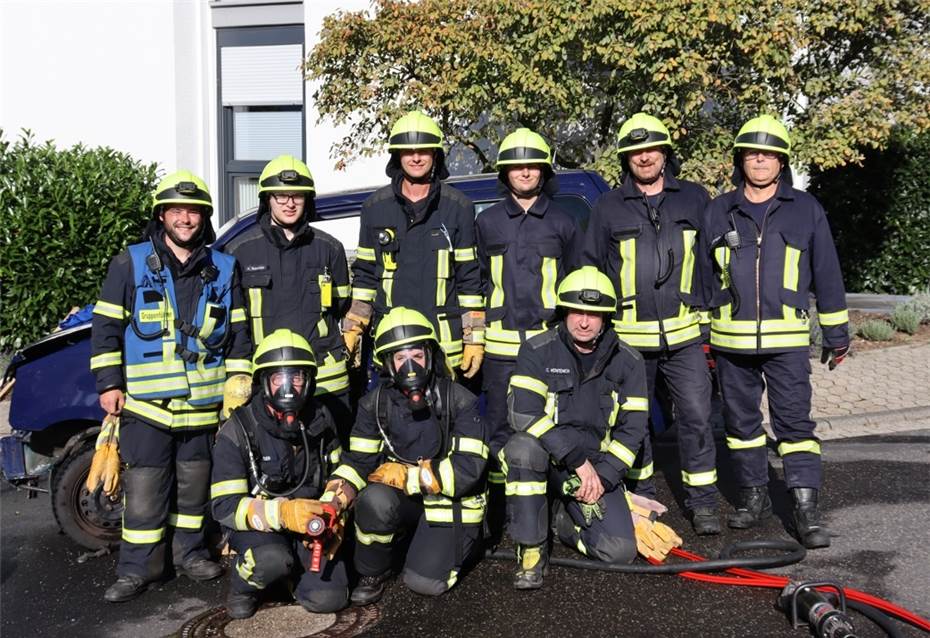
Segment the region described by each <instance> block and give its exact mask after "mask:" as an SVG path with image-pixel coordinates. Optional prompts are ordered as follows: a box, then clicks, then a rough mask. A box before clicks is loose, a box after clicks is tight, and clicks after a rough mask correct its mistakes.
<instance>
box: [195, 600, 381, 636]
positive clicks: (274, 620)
mask: <svg viewBox="0 0 930 638" xmlns="http://www.w3.org/2000/svg"><path fill="white" fill-rule="evenodd" d="M380 617H381V614H380V613H379V612H378V607H377V606H376V605H367V606H365V607H349V608H348V609H344V610H342V611H340V612H337V613H335V614H313V613H310V612H308V611H307V610H305V609H304V608H303V607H301V606H300V605H297V604H294V603H270V604H267V605H262V607H261V609H259V610H258V611H257V612H256V613H255V615H254V616H252V617H251V618H246V619H245V620H233V619H232V618H230V617H229V616H227V615H226V608H225V607H217V608H215V609H211V610H210V611H208V612H205V613H203V614H200V615H199V616H197V617H196V618H194V619H193V620H189V621H187V622H186V623H185V624H184V626H183V627H181V630H180V632H178V634H177V635H178V636H179V637H180V638H251V637H252V636H259V635H260V636H262V637H263V638H310V637H311V636H312V637H313V638H343V637H345V638H348V637H349V636H357V635H359V634H360V633H362V632H363V631H365V629H367V628H369V627H371V626H372V625H374V624H375V623H377V622H378V620H379V619H380Z"/></svg>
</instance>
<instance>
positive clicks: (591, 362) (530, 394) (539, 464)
mask: <svg viewBox="0 0 930 638" xmlns="http://www.w3.org/2000/svg"><path fill="white" fill-rule="evenodd" d="M613 295H614V289H613V284H611V282H610V279H608V278H607V276H606V275H604V274H603V273H601V272H599V271H598V270H597V269H596V268H594V267H593V266H585V267H584V268H581V269H579V270H576V271H574V272H572V273H571V274H569V275H568V276H567V277H566V278H565V279H563V280H562V283H561V284H560V286H559V289H558V307H559V308H560V309H561V310H562V312H563V313H564V318H563V320H562V321H561V322H560V323H559V324H558V325H557V326H556V327H555V328H552V329H551V330H548V331H546V332H544V333H543V334H540V335H537V336H535V337H532V338H531V339H529V340H528V341H527V342H526V343H525V344H523V346H522V347H521V348H520V353H519V355H518V357H517V367H516V370H515V371H514V373H513V375H512V376H511V377H510V389H509V395H510V396H509V397H508V403H509V406H510V424H511V426H512V427H513V428H514V430H516V433H515V434H514V435H513V436H512V437H511V438H510V440H509V441H508V442H507V445H506V446H505V447H504V452H503V461H504V463H503V465H504V471H505V473H506V492H507V509H508V513H509V517H508V518H509V527H508V531H509V533H510V536H511V537H512V538H513V540H514V542H515V543H516V545H517V559H518V561H519V565H518V567H517V573H516V577H515V579H514V586H515V587H516V588H518V589H537V588H539V587H541V586H542V582H543V575H544V573H545V571H546V566H547V564H548V551H547V548H546V540H547V536H548V530H549V524H548V521H549V517H548V502H547V494H551V495H552V496H554V497H555V502H556V503H557V507H558V510H557V512H556V513H555V516H554V518H555V522H554V527H556V529H557V533H558V536H559V538H560V540H562V542H564V543H566V544H567V545H569V546H571V547H575V548H577V549H579V550H580V551H581V552H582V553H584V554H585V555H587V556H589V557H592V558H596V559H599V560H603V561H606V562H610V563H626V562H629V561H631V560H633V558H634V557H635V556H636V541H635V539H634V530H633V523H632V520H631V516H630V509H629V507H628V503H627V499H626V498H625V493H624V488H623V485H622V479H623V476H624V475H625V474H626V473H627V472H628V471H629V469H630V467H631V466H632V465H633V460H634V458H635V455H636V450H637V449H639V446H640V444H641V443H642V439H643V437H644V436H645V434H646V419H647V409H648V402H647V399H646V372H645V369H644V366H643V358H642V355H640V354H639V353H638V352H636V350H634V349H633V348H631V347H629V346H627V345H626V344H625V343H623V342H622V341H620V340H619V339H618V338H617V335H616V334H615V333H614V331H613V330H611V329H610V326H609V325H608V321H609V317H610V316H611V315H613V313H614V311H615V310H616V299H615V298H614V296H613ZM570 481H573V482H574V484H572V483H569V482H570ZM595 509H596V512H595V511H594V510H595Z"/></svg>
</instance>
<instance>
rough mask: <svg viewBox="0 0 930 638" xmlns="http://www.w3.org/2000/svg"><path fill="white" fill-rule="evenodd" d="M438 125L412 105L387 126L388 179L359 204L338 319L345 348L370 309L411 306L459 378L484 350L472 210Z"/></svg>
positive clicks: (353, 343)
mask: <svg viewBox="0 0 930 638" xmlns="http://www.w3.org/2000/svg"><path fill="white" fill-rule="evenodd" d="M442 139H443V136H442V132H441V131H440V130H439V127H438V126H436V123H435V122H433V120H431V119H430V118H429V117H427V116H426V115H425V114H423V113H420V112H419V111H412V112H410V113H408V114H407V115H405V116H403V117H402V118H400V119H399V120H398V121H397V123H396V124H394V127H393V128H392V129H391V137H390V143H389V145H388V150H390V152H391V159H390V161H389V162H388V165H387V174H388V176H389V177H390V178H391V184H390V185H389V186H385V187H384V188H381V189H379V190H377V191H375V193H374V194H373V195H371V196H370V197H369V198H368V199H366V200H365V203H364V204H362V214H361V227H360V228H359V238H358V252H357V253H356V259H355V262H354V263H353V265H352V272H353V281H352V306H351V308H350V309H349V312H348V314H347V315H346V319H345V321H344V322H343V336H344V338H345V342H346V347H347V349H348V350H349V352H350V353H353V354H354V353H355V352H356V349H357V348H358V345H359V337H360V336H361V335H362V333H363V332H364V331H365V330H366V328H367V327H368V325H369V323H370V322H371V320H372V314H374V320H375V323H377V321H378V319H380V317H382V316H383V315H384V314H386V313H387V312H388V311H389V310H390V309H391V308H394V307H396V306H405V307H408V308H413V309H414V310H417V311H419V312H421V313H423V314H424V315H426V316H427V317H428V318H429V320H430V321H431V322H432V323H433V326H434V328H435V329H436V334H437V336H438V337H439V345H440V346H441V347H442V349H443V352H445V354H446V357H447V360H448V361H449V363H450V364H451V365H452V366H453V367H461V369H462V370H463V371H464V375H465V377H467V378H471V377H472V376H474V375H475V374H476V373H477V372H478V369H479V368H480V367H481V360H482V358H483V356H484V298H483V297H482V294H481V275H480V272H479V270H478V258H477V254H476V251H475V211H474V206H473V205H472V202H471V201H470V200H469V199H468V197H466V196H465V195H463V194H462V192H461V191H459V190H457V189H455V188H453V187H452V186H449V185H447V184H444V183H443V182H442V180H444V179H445V178H446V177H448V176H449V172H448V170H447V169H446V165H445V154H444V152H443V148H442Z"/></svg>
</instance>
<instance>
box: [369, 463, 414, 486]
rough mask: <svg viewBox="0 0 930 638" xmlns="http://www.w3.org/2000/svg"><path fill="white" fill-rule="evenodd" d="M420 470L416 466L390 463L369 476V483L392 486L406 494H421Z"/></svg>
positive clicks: (379, 467) (381, 466)
mask: <svg viewBox="0 0 930 638" xmlns="http://www.w3.org/2000/svg"><path fill="white" fill-rule="evenodd" d="M419 475H420V470H419V468H418V467H417V466H415V465H406V464H404V463H396V462H394V461H388V462H387V463H382V464H381V465H379V466H378V469H376V470H375V471H374V472H372V473H371V474H369V475H368V482H369V483H381V484H383V485H390V486H391V487H396V488H397V489H399V490H401V491H403V492H404V493H405V494H419V493H420V476H419Z"/></svg>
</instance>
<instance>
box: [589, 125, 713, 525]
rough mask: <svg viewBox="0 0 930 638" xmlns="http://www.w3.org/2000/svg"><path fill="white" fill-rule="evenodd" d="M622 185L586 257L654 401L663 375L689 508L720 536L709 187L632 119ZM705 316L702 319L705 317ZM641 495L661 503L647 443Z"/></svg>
mask: <svg viewBox="0 0 930 638" xmlns="http://www.w3.org/2000/svg"><path fill="white" fill-rule="evenodd" d="M618 150H619V151H620V157H621V162H622V166H623V180H622V183H621V185H620V186H619V187H618V188H616V189H614V190H611V191H609V192H607V193H604V194H603V195H601V196H600V197H599V198H598V200H597V202H595V205H594V210H593V211H592V213H591V220H590V222H589V224H588V230H587V234H586V236H585V259H586V261H587V262H588V263H592V264H594V265H595V266H597V267H598V268H600V269H602V270H603V271H604V272H605V273H606V274H607V275H608V276H609V277H610V279H611V281H612V282H613V285H614V290H615V294H616V295H617V298H618V299H620V300H621V302H620V307H619V308H618V310H617V314H616V315H615V317H614V318H613V325H614V329H615V330H616V331H617V335H618V336H619V337H620V339H621V340H623V341H625V342H626V343H627V344H629V345H630V346H631V347H633V348H636V349H637V350H639V351H640V352H641V353H642V355H643V357H644V359H645V363H646V376H647V380H648V396H650V397H651V396H653V395H654V393H655V386H656V378H657V377H660V376H661V377H662V378H663V379H664V380H665V386H666V388H667V389H668V392H669V394H670V395H671V398H672V402H673V403H674V405H675V411H676V426H677V427H676V428H675V430H676V432H677V436H678V452H679V460H680V462H681V479H682V484H683V485H684V488H685V507H686V508H687V510H688V514H689V516H690V518H691V523H692V525H693V527H694V530H695V532H697V533H698V534H700V535H708V534H719V533H720V520H719V515H718V510H717V498H718V497H717V487H716V481H717V470H716V458H715V448H714V437H713V432H712V428H711V422H710V414H711V405H710V401H711V378H710V372H709V370H708V368H707V361H706V356H705V354H704V351H703V342H704V341H706V334H707V323H706V313H701V311H702V310H706V308H707V300H706V299H705V296H704V287H703V281H704V278H705V273H708V272H709V270H710V256H709V255H707V254H706V253H703V252H701V251H700V249H699V248H700V241H701V239H702V237H703V236H704V235H705V234H706V230H705V224H704V220H703V214H704V208H705V206H706V205H707V202H708V201H709V197H708V195H707V191H705V190H704V188H703V187H701V186H700V185H698V184H695V183H694V182H689V181H687V180H683V179H679V178H678V176H677V173H678V160H677V158H676V157H675V153H674V150H673V148H672V138H671V135H670V134H669V131H668V128H666V126H665V124H663V123H662V122H661V121H660V120H659V119H658V118H656V117H653V116H651V115H647V114H646V113H636V114H635V115H633V116H632V117H630V118H628V119H627V120H626V121H625V122H624V123H623V126H621V127H620V134H619V149H618ZM702 318H703V321H702ZM627 479H628V484H629V487H630V488H631V489H633V490H634V491H635V492H636V493H639V494H644V495H646V496H649V497H655V479H654V478H653V463H652V446H651V444H650V441H649V437H646V439H644V442H643V448H642V450H640V451H639V453H638V455H637V462H636V464H635V465H634V467H633V469H632V470H631V471H630V472H629V474H627Z"/></svg>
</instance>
